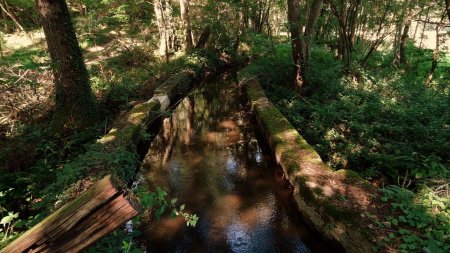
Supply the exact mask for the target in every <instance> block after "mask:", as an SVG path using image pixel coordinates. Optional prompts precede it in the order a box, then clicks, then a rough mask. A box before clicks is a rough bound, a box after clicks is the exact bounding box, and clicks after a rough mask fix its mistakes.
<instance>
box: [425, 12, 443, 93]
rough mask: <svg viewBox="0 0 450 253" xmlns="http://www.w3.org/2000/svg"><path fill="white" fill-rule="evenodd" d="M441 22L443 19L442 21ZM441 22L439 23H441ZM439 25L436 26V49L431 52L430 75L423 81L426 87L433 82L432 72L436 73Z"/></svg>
mask: <svg viewBox="0 0 450 253" xmlns="http://www.w3.org/2000/svg"><path fill="white" fill-rule="evenodd" d="M442 20H443V19H442ZM442 20H441V22H442ZM439 39H440V38H439V24H436V47H435V48H434V51H433V58H432V59H431V69H430V73H429V74H428V78H427V80H426V81H425V85H426V86H428V85H429V84H430V83H431V81H432V80H433V75H434V72H435V71H436V68H437V65H438V60H439Z"/></svg>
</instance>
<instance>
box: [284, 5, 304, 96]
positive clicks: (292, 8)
mask: <svg viewBox="0 0 450 253" xmlns="http://www.w3.org/2000/svg"><path fill="white" fill-rule="evenodd" d="M287 6H288V7H287V9H288V23H289V31H290V34H291V45H292V57H293V60H294V73H293V77H294V87H295V89H296V90H297V93H299V94H300V93H301V91H302V89H303V88H304V86H305V80H304V77H303V66H302V65H301V59H302V58H303V57H304V56H303V55H302V48H301V41H300V39H301V38H300V2H299V0H288V1H287Z"/></svg>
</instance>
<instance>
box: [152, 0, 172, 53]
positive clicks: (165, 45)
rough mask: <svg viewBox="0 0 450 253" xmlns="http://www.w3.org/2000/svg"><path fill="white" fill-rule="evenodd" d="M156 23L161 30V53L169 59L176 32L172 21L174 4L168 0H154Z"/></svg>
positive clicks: (159, 30)
mask: <svg viewBox="0 0 450 253" xmlns="http://www.w3.org/2000/svg"><path fill="white" fill-rule="evenodd" d="M153 6H154V11H155V16H156V23H157V26H158V32H159V50H158V52H159V55H160V56H165V57H166V61H169V56H170V53H171V52H172V51H173V50H174V46H175V34H174V32H173V23H172V6H171V4H170V1H168V0H154V2H153Z"/></svg>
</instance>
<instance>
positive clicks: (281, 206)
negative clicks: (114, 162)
mask: <svg viewBox="0 0 450 253" xmlns="http://www.w3.org/2000/svg"><path fill="white" fill-rule="evenodd" d="M240 96H241V94H240V91H239V89H236V88H235V87H233V85H232V84H231V83H227V82H211V83H208V84H207V85H206V86H204V87H203V88H201V89H199V90H197V91H196V92H195V93H193V94H191V95H190V96H188V97H187V98H186V99H184V100H183V101H182V102H181V103H180V105H179V106H178V107H177V109H176V111H174V112H173V114H172V116H171V118H166V119H164V121H163V127H162V129H161V131H160V133H159V134H158V135H157V136H156V137H155V139H154V141H153V143H152V144H151V147H150V150H149V153H148V154H147V156H146V157H145V159H144V163H143V165H142V170H143V173H144V174H145V177H146V181H147V184H148V186H149V187H150V188H153V187H155V186H160V187H162V188H165V189H166V190H167V191H169V192H170V195H171V196H176V197H178V199H179V202H180V203H185V204H186V207H187V208H188V209H189V211H190V212H193V213H196V214H198V215H199V217H200V220H199V222H198V224H197V226H196V227H195V228H187V227H186V226H185V223H184V221H183V219H181V218H176V219H171V218H169V217H163V218H161V220H160V221H159V222H148V223H145V222H144V224H143V226H142V228H141V230H142V231H143V233H144V240H145V241H146V245H147V246H146V247H147V251H148V252H311V250H310V248H311V249H313V251H315V252H316V251H323V252H329V251H326V249H325V248H324V247H323V245H321V243H319V244H317V245H316V244H314V243H312V244H310V245H308V246H309V248H308V247H307V246H306V245H305V244H304V243H303V241H302V239H304V238H308V236H310V232H309V231H308V230H306V228H305V227H304V225H300V226H299V223H298V221H295V220H292V218H291V217H292V215H289V213H290V212H295V210H294V209H293V208H292V197H291V194H292V189H291V188H290V187H289V184H288V183H287V181H286V180H285V179H284V178H283V174H282V172H281V170H280V168H278V167H276V166H275V165H274V164H273V163H272V161H271V157H270V156H268V155H267V154H265V153H264V152H263V151H262V150H261V148H260V146H259V144H258V140H257V138H256V136H255V132H254V126H253V125H251V123H250V120H249V119H248V115H246V114H245V113H244V112H245V110H244V108H242V105H241V104H240V103H239V100H240ZM280 172H281V173H280ZM295 215H298V214H295ZM315 241H317V240H315ZM318 245H319V246H318ZM322 249H324V250H322Z"/></svg>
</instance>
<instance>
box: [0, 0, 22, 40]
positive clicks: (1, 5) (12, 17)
mask: <svg viewBox="0 0 450 253" xmlns="http://www.w3.org/2000/svg"><path fill="white" fill-rule="evenodd" d="M4 3H5V4H4V5H3V4H2V3H1V2H0V8H1V9H2V11H3V12H4V13H6V15H8V16H9V17H10V18H11V20H12V21H14V24H16V27H17V29H19V30H21V31H22V32H24V33H25V34H27V32H26V31H25V29H24V28H23V26H22V25H21V24H20V23H19V21H18V20H17V18H16V16H15V15H14V14H13V13H12V12H11V10H9V8H8V5H7V3H6V2H4ZM5 25H6V22H5ZM27 35H28V34H27Z"/></svg>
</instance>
